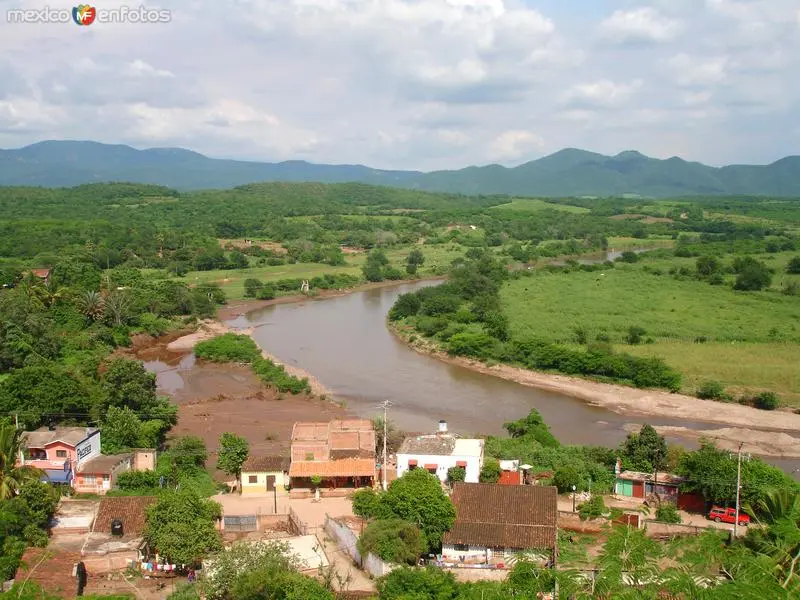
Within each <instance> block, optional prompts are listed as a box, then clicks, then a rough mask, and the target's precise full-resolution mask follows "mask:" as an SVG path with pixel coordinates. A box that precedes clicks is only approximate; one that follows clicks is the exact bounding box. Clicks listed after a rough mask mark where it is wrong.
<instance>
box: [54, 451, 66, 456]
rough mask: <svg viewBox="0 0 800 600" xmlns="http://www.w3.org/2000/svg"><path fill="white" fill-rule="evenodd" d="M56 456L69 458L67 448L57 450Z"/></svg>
mask: <svg viewBox="0 0 800 600" xmlns="http://www.w3.org/2000/svg"><path fill="white" fill-rule="evenodd" d="M56 457H57V458H67V451H66V450H56Z"/></svg>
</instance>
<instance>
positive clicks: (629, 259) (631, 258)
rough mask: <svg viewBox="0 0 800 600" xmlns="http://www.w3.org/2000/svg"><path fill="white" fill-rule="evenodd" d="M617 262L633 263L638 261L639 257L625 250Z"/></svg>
mask: <svg viewBox="0 0 800 600" xmlns="http://www.w3.org/2000/svg"><path fill="white" fill-rule="evenodd" d="M617 260H618V261H621V262H626V263H635V262H638V261H639V255H638V254H636V252H634V251H633V250H626V251H625V252H623V253H622V255H621V256H620V257H619V258H618V259H617Z"/></svg>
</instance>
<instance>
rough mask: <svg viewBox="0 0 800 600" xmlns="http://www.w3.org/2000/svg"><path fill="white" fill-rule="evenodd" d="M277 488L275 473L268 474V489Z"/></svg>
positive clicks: (269, 490)
mask: <svg viewBox="0 0 800 600" xmlns="http://www.w3.org/2000/svg"><path fill="white" fill-rule="evenodd" d="M274 489H275V475H267V491H268V492H271V491H273V490H274Z"/></svg>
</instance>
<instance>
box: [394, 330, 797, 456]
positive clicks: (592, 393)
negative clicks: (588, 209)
mask: <svg viewBox="0 0 800 600" xmlns="http://www.w3.org/2000/svg"><path fill="white" fill-rule="evenodd" d="M388 327H389V330H390V331H391V332H392V333H393V334H394V335H395V337H396V338H398V339H400V340H401V341H402V342H404V343H405V344H407V345H408V346H409V347H411V348H412V349H414V350H415V351H416V352H418V353H420V354H424V355H427V356H431V357H433V358H436V359H438V360H441V361H443V362H446V363H448V364H451V365H456V366H460V367H464V368H467V369H470V370H472V371H475V372H477V373H481V374H484V375H491V376H493V377H498V378H501V379H506V380H509V381H514V382H516V383H519V384H522V385H525V386H530V387H534V388H538V389H541V390H546V391H550V392H557V393H559V394H565V395H568V396H572V397H573V398H578V399H580V400H583V401H584V402H586V403H588V404H590V405H592V406H597V407H600V408H604V409H607V410H611V411H614V412H616V413H618V414H623V415H631V416H650V417H661V418H669V419H683V420H687V421H699V422H705V423H714V424H720V425H729V426H733V427H740V428H745V429H746V430H747V431H748V435H747V436H746V437H747V439H741V440H740V441H745V445H746V446H748V444H749V445H752V448H751V447H750V446H748V448H747V449H746V451H749V452H753V453H759V454H764V455H768V456H778V457H787V458H790V457H796V456H798V453H800V438H796V437H793V436H791V435H789V434H788V433H783V434H781V435H776V433H775V432H787V431H789V432H795V431H798V430H800V415H797V414H794V413H791V412H787V411H763V410H758V409H755V408H751V407H748V406H742V405H739V404H728V403H722V402H716V401H713V400H701V399H699V398H695V397H692V396H685V395H682V394H672V393H669V392H666V391H660V390H643V389H638V388H631V387H625V386H622V385H615V384H608V383H601V382H597V381H591V380H587V379H579V378H576V377H569V376H566V375H555V374H550V373H540V372H536V371H529V370H527V369H522V368H519V367H512V366H509V365H502V364H499V365H487V364H485V363H482V362H480V361H477V360H471V359H468V358H463V357H453V356H449V355H448V354H446V353H445V352H443V351H442V350H441V349H440V348H438V347H437V346H435V345H434V344H431V343H430V342H429V341H427V340H424V339H421V338H420V337H419V336H418V335H417V334H415V333H414V332H413V330H408V329H401V328H399V327H397V326H395V325H394V324H392V323H389V324H388ZM412 338H413V341H412ZM717 432H719V434H721V435H722V437H727V438H729V441H730V440H731V437H730V436H729V435H725V430H711V431H705V432H703V433H705V434H706V435H708V436H710V435H715V436H716V435H718V433H717ZM670 433H672V434H674V435H679V436H681V437H689V438H692V437H694V438H696V437H697V435H696V433H697V432H696V431H694V430H691V429H688V428H683V427H676V428H674V429H672V430H671V431H670ZM728 433H730V434H731V435H733V436H736V435H737V432H736V431H731V430H728ZM756 448H758V449H756Z"/></svg>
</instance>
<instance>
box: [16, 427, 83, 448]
mask: <svg viewBox="0 0 800 600" xmlns="http://www.w3.org/2000/svg"><path fill="white" fill-rule="evenodd" d="M96 431H97V429H96V428H94V427H56V428H55V429H53V430H52V431H51V430H49V429H48V428H47V427H41V428H39V429H37V430H36V431H26V432H24V433H23V434H22V439H23V441H24V443H25V445H26V446H27V447H28V448H44V447H45V446H47V445H48V444H52V443H53V442H63V443H65V444H68V445H70V446H73V447H74V446H77V445H78V444H80V443H81V442H82V441H83V440H85V439H86V438H87V437H89V436H90V435H91V434H93V433H95V432H96Z"/></svg>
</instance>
